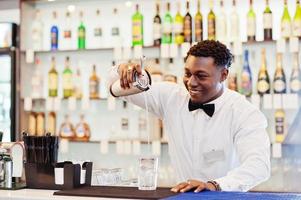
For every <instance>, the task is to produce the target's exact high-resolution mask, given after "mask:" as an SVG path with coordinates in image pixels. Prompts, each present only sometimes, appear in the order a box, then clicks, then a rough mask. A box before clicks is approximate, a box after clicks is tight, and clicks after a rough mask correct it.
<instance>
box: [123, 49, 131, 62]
mask: <svg viewBox="0 0 301 200" xmlns="http://www.w3.org/2000/svg"><path fill="white" fill-rule="evenodd" d="M122 54H123V55H122V58H123V59H124V60H129V59H131V58H132V49H131V47H123V51H122Z"/></svg>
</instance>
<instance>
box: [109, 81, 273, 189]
mask: <svg viewBox="0 0 301 200" xmlns="http://www.w3.org/2000/svg"><path fill="white" fill-rule="evenodd" d="M114 79H116V77H115V78H114ZM111 80H112V78H111ZM144 95H145V96H146V99H147V102H148V108H149V111H150V112H152V113H153V114H155V115H156V116H158V117H159V118H160V119H162V120H163V125H164V131H166V132H167V136H168V148H169V156H170V160H171V164H172V167H173V168H174V169H175V172H176V174H175V176H177V180H178V181H179V182H183V181H186V180H187V179H197V180H200V181H204V182H205V181H208V180H215V181H216V182H218V183H219V184H220V187H221V189H222V190H223V191H248V190H249V189H251V188H252V187H254V186H256V185H257V184H259V183H261V182H263V181H265V180H266V179H268V178H269V176H270V142H269V138H268V135H267V132H266V130H265V129H266V127H267V121H266V118H265V116H264V115H263V114H262V113H261V112H260V110H259V109H257V108H256V107H255V106H253V105H252V104H251V103H250V102H248V101H247V100H246V98H245V97H244V96H242V95H240V94H239V93H237V92H234V91H232V90H229V89H227V88H225V89H224V92H223V94H222V95H221V96H220V97H218V98H217V99H215V100H213V101H212V102H210V103H214V104H215V112H214V114H213V116H212V117H209V116H208V115H207V114H206V113H205V112H204V111H203V110H201V109H197V110H195V111H191V112H190V111H189V110H188V102H189V99H190V96H189V93H188V91H187V90H186V88H184V87H182V86H180V85H178V84H174V83H169V82H160V83H154V84H152V86H151V88H150V89H149V90H148V91H146V92H143V93H140V94H135V95H131V96H127V97H124V99H125V100H127V101H130V102H132V103H134V104H136V105H137V106H140V107H142V108H145V102H144V99H145V97H144Z"/></svg>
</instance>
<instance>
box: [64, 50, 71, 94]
mask: <svg viewBox="0 0 301 200" xmlns="http://www.w3.org/2000/svg"><path fill="white" fill-rule="evenodd" d="M72 74H73V73H72V70H71V69H70V58H69V56H67V57H66V59H65V69H64V71H63V96H64V98H69V97H71V96H72V95H73V80H72Z"/></svg>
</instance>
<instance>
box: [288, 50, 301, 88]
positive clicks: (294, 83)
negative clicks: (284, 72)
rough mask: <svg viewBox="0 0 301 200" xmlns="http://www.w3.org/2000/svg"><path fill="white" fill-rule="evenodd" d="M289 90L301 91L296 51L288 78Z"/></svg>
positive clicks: (300, 75)
mask: <svg viewBox="0 0 301 200" xmlns="http://www.w3.org/2000/svg"><path fill="white" fill-rule="evenodd" d="M290 91H291V93H300V92H301V71H300V67H299V57H298V53H295V54H294V58H293V69H292V73H291V78H290Z"/></svg>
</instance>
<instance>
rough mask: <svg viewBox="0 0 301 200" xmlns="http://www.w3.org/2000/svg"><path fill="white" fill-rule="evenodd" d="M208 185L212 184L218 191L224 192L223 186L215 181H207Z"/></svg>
mask: <svg viewBox="0 0 301 200" xmlns="http://www.w3.org/2000/svg"><path fill="white" fill-rule="evenodd" d="M207 183H211V184H212V185H214V187H215V190H216V191H222V188H221V186H220V185H219V184H218V182H216V181H213V180H210V181H207Z"/></svg>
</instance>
